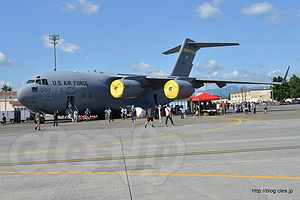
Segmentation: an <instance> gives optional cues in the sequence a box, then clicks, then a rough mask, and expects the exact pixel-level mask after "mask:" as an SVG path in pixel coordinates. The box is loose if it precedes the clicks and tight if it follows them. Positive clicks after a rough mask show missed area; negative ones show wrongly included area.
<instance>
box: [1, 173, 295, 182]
mask: <svg viewBox="0 0 300 200" xmlns="http://www.w3.org/2000/svg"><path fill="white" fill-rule="evenodd" d="M0 174H76V175H126V173H125V172H0ZM127 174H129V175H142V176H186V177H221V178H264V179H294V180H300V177H286V176H251V175H222V174H169V173H138V172H136V173H134V172H128V173H127Z"/></svg>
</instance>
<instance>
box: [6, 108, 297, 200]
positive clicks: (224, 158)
mask: <svg viewBox="0 0 300 200" xmlns="http://www.w3.org/2000/svg"><path fill="white" fill-rule="evenodd" d="M299 111H300V105H284V106H277V107H269V110H268V112H267V114H263V112H262V111H261V109H260V108H258V112H257V114H255V115H254V114H252V113H249V114H248V115H244V114H243V113H238V114H232V113H228V114H227V115H226V116H208V117H192V116H187V117H186V118H185V119H180V117H179V116H174V122H175V126H171V124H169V127H164V122H155V127H154V128H152V127H151V126H150V125H148V127H147V128H145V127H144V123H145V119H138V120H137V124H136V125H131V121H130V120H121V119H116V120H115V122H113V123H107V122H106V121H104V120H92V121H90V122H84V121H83V122H78V123H72V122H69V121H68V120H60V123H59V126H58V127H54V126H53V125H52V121H46V123H45V124H42V127H41V129H42V130H40V131H35V130H34V123H32V122H31V123H30V122H29V123H28V122H25V123H21V124H7V126H6V127H3V126H1V127H0V177H1V182H0V199H231V200H232V199H300V170H299V166H300V155H299V153H300V135H299V130H300V112H299ZM163 120H164V118H163Z"/></svg>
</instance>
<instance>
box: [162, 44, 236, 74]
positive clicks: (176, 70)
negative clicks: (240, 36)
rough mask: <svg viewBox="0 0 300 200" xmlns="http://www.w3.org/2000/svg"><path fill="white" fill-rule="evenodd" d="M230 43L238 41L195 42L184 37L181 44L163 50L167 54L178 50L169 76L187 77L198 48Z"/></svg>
mask: <svg viewBox="0 0 300 200" xmlns="http://www.w3.org/2000/svg"><path fill="white" fill-rule="evenodd" d="M232 45H239V43H197V42H195V41H193V40H191V39H189V38H185V39H183V42H182V44H181V45H178V46H176V47H174V48H172V49H170V50H168V51H165V52H163V54H165V55H168V54H171V53H176V52H179V54H178V56H177V60H176V61H175V64H174V67H173V70H172V72H171V74H170V76H180V77H188V76H189V75H190V72H191V70H192V67H193V60H194V58H195V55H196V52H197V51H198V50H199V49H200V48H204V47H220V46H232Z"/></svg>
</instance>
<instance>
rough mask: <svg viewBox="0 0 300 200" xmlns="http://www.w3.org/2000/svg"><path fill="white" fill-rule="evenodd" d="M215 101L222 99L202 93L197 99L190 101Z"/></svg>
mask: <svg viewBox="0 0 300 200" xmlns="http://www.w3.org/2000/svg"><path fill="white" fill-rule="evenodd" d="M213 100H220V97H217V96H214V95H210V94H207V93H202V94H200V95H198V96H196V97H193V98H191V99H190V100H189V101H213Z"/></svg>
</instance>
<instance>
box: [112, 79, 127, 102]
mask: <svg viewBox="0 0 300 200" xmlns="http://www.w3.org/2000/svg"><path fill="white" fill-rule="evenodd" d="M124 90H125V84H124V83H122V82H121V81H119V80H114V81H113V82H112V83H111V84H110V94H111V95H112V96H113V97H115V98H121V97H123V93H124Z"/></svg>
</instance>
